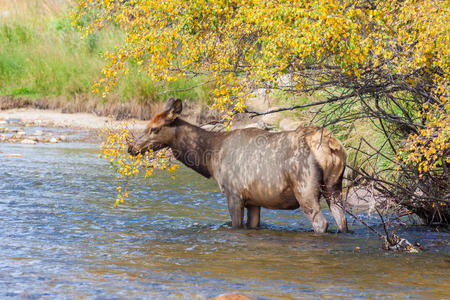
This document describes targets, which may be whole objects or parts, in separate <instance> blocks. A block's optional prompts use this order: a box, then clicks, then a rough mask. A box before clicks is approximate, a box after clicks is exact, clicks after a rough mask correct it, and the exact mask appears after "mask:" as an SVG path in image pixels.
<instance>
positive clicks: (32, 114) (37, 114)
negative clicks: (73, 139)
mask: <svg viewBox="0 0 450 300" xmlns="http://www.w3.org/2000/svg"><path fill="white" fill-rule="evenodd" d="M11 119H18V120H20V121H22V122H23V123H25V124H27V125H28V126H40V127H63V128H74V129H84V130H98V129H101V128H103V127H104V126H105V124H106V123H108V122H110V123H112V124H114V123H117V124H118V123H120V121H116V120H113V119H111V118H107V117H102V116H97V115H95V114H92V113H72V114H67V113H62V112H60V111H56V110H41V109H34V108H18V109H8V110H2V111H0V120H3V121H6V120H11ZM131 123H134V126H133V128H135V129H143V128H144V127H145V125H146V124H147V123H148V121H141V120H130V124H131Z"/></svg>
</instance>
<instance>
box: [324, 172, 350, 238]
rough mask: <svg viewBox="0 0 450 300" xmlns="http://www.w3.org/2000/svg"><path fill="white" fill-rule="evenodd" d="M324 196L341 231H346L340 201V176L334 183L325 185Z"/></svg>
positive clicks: (345, 219) (345, 221)
mask: <svg viewBox="0 0 450 300" xmlns="http://www.w3.org/2000/svg"><path fill="white" fill-rule="evenodd" d="M324 197H325V200H326V201H327V203H328V206H329V207H330V210H331V214H332V215H333V218H334V220H335V221H336V224H337V226H338V229H339V231H340V232H342V233H346V232H348V228H347V218H346V217H345V211H344V207H343V203H342V176H341V177H340V178H339V180H338V181H337V182H336V183H335V184H334V185H331V186H330V185H325V188H324Z"/></svg>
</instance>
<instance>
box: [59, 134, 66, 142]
mask: <svg viewBox="0 0 450 300" xmlns="http://www.w3.org/2000/svg"><path fill="white" fill-rule="evenodd" d="M58 139H59V140H60V141H61V142H65V141H67V137H66V136H65V135H61V136H59V137H58Z"/></svg>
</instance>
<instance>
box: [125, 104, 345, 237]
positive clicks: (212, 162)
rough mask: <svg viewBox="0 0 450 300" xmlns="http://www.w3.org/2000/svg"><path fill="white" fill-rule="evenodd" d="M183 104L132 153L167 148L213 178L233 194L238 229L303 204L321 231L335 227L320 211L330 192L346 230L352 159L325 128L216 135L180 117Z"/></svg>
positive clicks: (160, 117)
mask: <svg viewBox="0 0 450 300" xmlns="http://www.w3.org/2000/svg"><path fill="white" fill-rule="evenodd" d="M181 109H182V107H181V101H180V100H174V99H169V101H168V102H167V104H166V107H165V110H164V111H163V112H162V113H159V114H157V115H155V116H154V117H153V118H152V121H151V122H150V123H149V125H148V127H147V129H146V130H145V131H144V133H143V135H142V136H141V137H140V138H139V139H138V140H137V141H136V142H135V143H134V144H133V145H130V147H129V151H130V153H132V154H137V153H139V152H145V151H147V150H148V149H149V148H150V149H154V150H156V149H159V148H160V147H165V146H168V147H170V148H171V149H172V151H173V153H174V155H175V157H176V158H177V159H178V160H180V161H181V162H183V163H184V164H185V165H186V166H188V167H190V168H192V169H194V170H195V171H197V172H198V173H200V174H202V175H203V176H205V177H211V176H212V177H214V179H215V180H216V181H217V183H218V184H219V186H220V188H221V190H222V192H223V193H224V194H225V195H226V196H227V200H228V208H229V211H230V215H231V218H232V225H233V227H241V226H242V225H243V218H244V208H247V224H248V226H250V227H257V226H259V223H260V208H261V207H265V208H269V209H296V208H298V207H301V208H302V210H303V212H304V213H305V214H306V216H307V217H308V219H309V220H310V221H311V223H312V225H313V228H314V231H316V232H325V231H326V230H327V227H328V223H327V221H326V219H325V217H324V216H323V214H322V212H321V211H320V205H319V197H320V194H323V195H324V197H325V199H326V200H327V203H328V205H329V206H330V209H331V212H332V214H333V217H334V218H335V220H336V223H337V224H338V227H339V230H340V231H341V232H346V231H347V221H346V218H345V214H344V210H343V208H342V206H341V198H342V196H341V195H342V191H341V190H342V174H343V171H344V167H345V159H346V154H345V150H344V148H343V147H342V145H341V144H340V142H339V141H338V140H337V139H336V138H334V137H333V136H332V134H331V133H330V132H329V131H328V130H326V129H320V128H314V127H306V128H298V129H297V130H295V131H286V132H277V133H271V132H267V131H264V130H260V129H256V128H248V129H238V130H234V131H229V132H220V133H218V132H209V131H205V130H203V129H201V128H199V127H197V126H194V125H192V124H189V123H187V122H185V121H183V120H181V119H180V118H178V115H179V114H180V113H181Z"/></svg>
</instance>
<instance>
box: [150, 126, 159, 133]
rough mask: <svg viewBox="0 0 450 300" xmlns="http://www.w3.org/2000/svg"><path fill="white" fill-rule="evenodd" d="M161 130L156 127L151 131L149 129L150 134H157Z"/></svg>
mask: <svg viewBox="0 0 450 300" xmlns="http://www.w3.org/2000/svg"><path fill="white" fill-rule="evenodd" d="M160 129H161V128H158V127H152V129H150V133H158V131H159V130H160Z"/></svg>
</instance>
